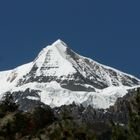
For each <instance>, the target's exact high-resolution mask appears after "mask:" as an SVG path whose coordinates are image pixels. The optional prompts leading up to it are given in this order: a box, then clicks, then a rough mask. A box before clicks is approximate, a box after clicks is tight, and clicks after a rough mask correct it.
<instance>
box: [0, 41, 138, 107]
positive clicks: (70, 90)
mask: <svg viewBox="0 0 140 140" xmlns="http://www.w3.org/2000/svg"><path fill="white" fill-rule="evenodd" d="M0 85H1V86H0V93H1V94H0V96H1V97H2V96H3V94H5V93H6V92H10V93H13V94H14V95H15V97H16V101H17V102H22V99H25V98H26V99H29V100H39V101H41V102H43V103H45V104H49V105H51V106H52V107H54V106H60V105H63V104H70V103H72V102H76V103H77V104H80V103H82V104H84V105H89V104H90V105H93V106H94V107H99V108H107V107H109V105H112V104H113V103H114V102H115V101H116V99H117V98H118V97H121V96H123V95H125V94H126V93H127V89H128V88H129V87H133V86H137V85H140V80H139V79H137V78H136V77H134V76H132V75H128V74H126V73H123V72H121V71H118V70H116V69H114V68H111V67H108V66H105V65H102V64H100V63H98V62H96V61H94V60H92V59H89V58H86V57H83V56H80V55H79V54H77V53H75V52H74V51H72V50H71V49H70V48H69V47H68V46H67V45H66V44H65V43H64V42H63V41H61V40H57V41H56V42H55V43H53V44H52V45H50V46H47V47H46V48H44V49H43V50H42V51H41V52H40V53H39V55H38V56H37V58H36V59H35V60H34V61H33V62H31V63H28V64H25V65H22V66H20V67H17V68H15V69H14V70H9V71H4V72H0ZM27 89H28V90H27ZM27 91H28V92H27ZM33 92H35V93H33ZM17 95H18V96H17ZM19 97H20V99H19ZM21 97H22V98H21Z"/></svg>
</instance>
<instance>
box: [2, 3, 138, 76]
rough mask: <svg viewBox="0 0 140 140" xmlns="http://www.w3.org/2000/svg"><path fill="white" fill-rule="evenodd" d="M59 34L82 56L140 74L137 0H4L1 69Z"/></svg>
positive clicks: (22, 59)
mask: <svg viewBox="0 0 140 140" xmlns="http://www.w3.org/2000/svg"><path fill="white" fill-rule="evenodd" d="M58 38H60V39H62V40H63V41H65V42H66V43H67V44H68V45H69V46H70V47H71V48H72V49H73V50H75V51H76V52H79V53H80V54H82V55H84V56H88V57H91V58H93V59H94V60H97V61H98V62H101V63H103V64H106V65H110V66H113V67H115V68H118V69H120V70H122V71H124V72H127V73H130V74H134V75H136V76H139V75H140V62H139V60H140V2H139V0H1V1H0V70H6V69H11V68H14V67H16V66H18V65H21V64H23V63H27V62H30V61H32V60H33V59H34V58H35V57H36V56H37V54H38V53H39V52H40V50H41V49H42V48H43V47H45V46H46V45H47V44H51V43H52V42H53V41H55V40H57V39H58Z"/></svg>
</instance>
